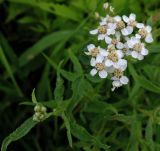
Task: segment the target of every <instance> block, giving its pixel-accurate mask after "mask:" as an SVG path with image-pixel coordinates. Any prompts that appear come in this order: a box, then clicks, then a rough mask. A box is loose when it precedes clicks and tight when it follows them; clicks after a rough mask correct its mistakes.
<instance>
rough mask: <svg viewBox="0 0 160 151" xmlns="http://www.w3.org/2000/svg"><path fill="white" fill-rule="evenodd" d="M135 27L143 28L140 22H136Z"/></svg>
mask: <svg viewBox="0 0 160 151" xmlns="http://www.w3.org/2000/svg"><path fill="white" fill-rule="evenodd" d="M136 27H137V28H139V29H141V28H144V24H142V23H137V24H136Z"/></svg>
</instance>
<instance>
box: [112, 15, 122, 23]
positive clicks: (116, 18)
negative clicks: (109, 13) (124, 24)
mask: <svg viewBox="0 0 160 151" xmlns="http://www.w3.org/2000/svg"><path fill="white" fill-rule="evenodd" d="M114 20H115V21H117V22H119V21H121V20H122V19H121V17H120V16H115V17H114Z"/></svg>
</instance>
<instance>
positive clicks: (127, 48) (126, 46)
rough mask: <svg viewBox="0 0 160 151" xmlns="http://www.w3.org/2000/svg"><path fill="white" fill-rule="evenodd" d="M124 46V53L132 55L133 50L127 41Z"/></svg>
mask: <svg viewBox="0 0 160 151" xmlns="http://www.w3.org/2000/svg"><path fill="white" fill-rule="evenodd" d="M123 46H124V48H123V49H122V51H123V53H124V54H125V55H126V56H129V55H131V50H130V48H129V46H128V44H127V42H125V43H124V44H123Z"/></svg>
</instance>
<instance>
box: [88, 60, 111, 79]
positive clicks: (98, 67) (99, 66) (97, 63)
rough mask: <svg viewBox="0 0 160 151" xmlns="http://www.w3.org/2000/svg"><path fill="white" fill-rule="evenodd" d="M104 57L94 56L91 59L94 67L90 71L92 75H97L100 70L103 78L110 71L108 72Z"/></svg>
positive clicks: (99, 73)
mask: <svg viewBox="0 0 160 151" xmlns="http://www.w3.org/2000/svg"><path fill="white" fill-rule="evenodd" d="M103 59H104V58H103V57H97V58H92V59H91V61H90V64H91V66H92V67H94V68H93V69H92V70H91V71H90V74H91V75H92V76H94V75H96V74H97V72H98V75H99V76H100V77H101V78H106V77H107V75H108V73H107V70H106V67H105V65H104V63H103Z"/></svg>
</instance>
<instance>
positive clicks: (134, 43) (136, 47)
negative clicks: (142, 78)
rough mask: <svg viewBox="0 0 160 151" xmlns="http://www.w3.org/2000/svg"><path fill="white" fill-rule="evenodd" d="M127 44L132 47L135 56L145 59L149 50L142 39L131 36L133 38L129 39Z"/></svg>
mask: <svg viewBox="0 0 160 151" xmlns="http://www.w3.org/2000/svg"><path fill="white" fill-rule="evenodd" d="M127 44H128V47H129V48H132V51H131V56H132V57H133V58H136V59H138V60H143V59H144V56H146V55H148V50H147V49H146V48H145V45H144V43H141V41H140V39H137V38H136V37H131V39H130V40H128V41H127Z"/></svg>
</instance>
